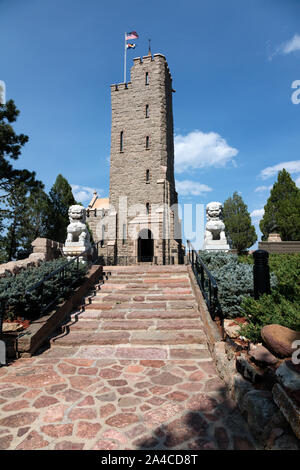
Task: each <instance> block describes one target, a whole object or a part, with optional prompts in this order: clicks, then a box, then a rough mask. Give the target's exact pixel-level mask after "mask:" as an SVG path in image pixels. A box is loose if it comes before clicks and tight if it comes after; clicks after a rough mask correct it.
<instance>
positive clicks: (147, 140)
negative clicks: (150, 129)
mask: <svg viewBox="0 0 300 470" xmlns="http://www.w3.org/2000/svg"><path fill="white" fill-rule="evenodd" d="M148 148H149V136H148V135H147V137H146V149H148Z"/></svg>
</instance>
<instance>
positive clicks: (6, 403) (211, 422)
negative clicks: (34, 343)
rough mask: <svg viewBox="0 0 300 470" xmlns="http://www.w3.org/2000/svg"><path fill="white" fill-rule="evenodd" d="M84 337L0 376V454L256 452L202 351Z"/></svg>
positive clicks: (191, 347) (185, 345)
mask: <svg viewBox="0 0 300 470" xmlns="http://www.w3.org/2000/svg"><path fill="white" fill-rule="evenodd" d="M106 286H107V284H106ZM140 288H141V286H140ZM108 291H109V289H108ZM124 292H125V291H124ZM107 293H109V292H107ZM157 294H158V292H157ZM151 295H152V296H153V292H152V293H151ZM187 295H189V296H191V295H192V294H191V292H190V291H189V292H188V294H187ZM98 300H99V299H98ZM144 300H145V302H147V299H144ZM157 300H159V299H157ZM140 301H141V299H140V300H139V302H140ZM132 302H133V301H132ZM179 303H180V302H179ZM124 305H126V307H124V309H125V310H126V312H127V311H130V308H129V307H128V299H127V300H126V304H124ZM130 305H131V304H130ZM97 308H99V305H98V307H97ZM152 308H153V307H152ZM117 309H118V311H122V308H121V306H120V300H117ZM128 309H129V310H128ZM112 310H113V307H112ZM166 310H168V308H167V306H165V307H164V308H163V311H164V312H165V311H166ZM104 311H107V308H105V309H104ZM180 311H182V305H181V307H180ZM100 312H101V310H100ZM99 315H101V314H99ZM146 318H149V317H146ZM91 321H92V322H93V323H91V327H92V325H93V328H95V316H94V317H93V319H92V320H91ZM99 321H102V320H99ZM191 328H192V324H191ZM83 330H84V331H85V329H83ZM70 331H71V332H72V327H70ZM149 331H151V329H150V330H149ZM76 334H77V335H78V334H79V333H78V332H76ZM101 334H102V331H101ZM108 334H109V332H108ZM75 336H76V335H75ZM75 336H74V338H75ZM83 337H84V338H85V340H84V344H81V345H80V344H77V345H74V344H69V343H68V341H67V342H66V343H63V346H61V345H60V344H59V345H56V346H54V345H53V346H52V347H51V348H50V349H48V350H46V351H44V352H40V354H37V355H35V356H34V357H32V358H28V359H19V360H17V361H15V362H14V363H12V364H10V365H9V366H8V367H2V368H0V449H10V450H15V449H17V450H19V449H21V450H29V449H55V450H57V449H68V450H71V449H74V450H80V449H83V450H91V449H94V450H105V449H106V450H110V449H111V450H113V449H116V450H127V449H168V450H170V449H172V450H173V449H186V450H189V449H190V450H202V449H255V444H254V442H253V440H252V438H251V434H250V433H249V430H248V428H247V425H246V423H245V421H244V419H243V418H242V416H241V415H240V413H239V411H238V409H237V407H236V405H235V403H234V402H233V401H232V400H230V399H228V398H227V396H226V389H225V385H224V383H223V382H222V380H220V378H219V377H218V374H217V372H216V369H215V367H214V363H213V361H212V359H211V357H210V354H209V351H208V349H207V347H206V344H205V343H203V344H200V345H199V344H193V345H191V344H188V343H187V339H186V336H182V337H181V338H184V341H183V344H178V341H179V339H178V337H177V340H176V344H174V345H169V344H153V345H152V344H150V345H149V344H148V345H145V344H127V343H124V341H125V340H126V341H128V339H125V340H123V343H124V344H123V343H122V341H121V340H120V341H119V342H118V344H115V345H104V344H102V340H101V341H100V344H95V342H96V343H97V341H96V339H95V335H94V336H93V337H92V344H89V341H88V339H87V338H88V337H87V336H84V335H83ZM99 337H100V338H102V336H101V335H100V336H99ZM66 338H68V336H66ZM139 338H140V337H139ZM167 338H170V337H168V336H167ZM108 339H109V338H108ZM98 342H99V341H98ZM107 342H109V341H107ZM58 343H59V341H58Z"/></svg>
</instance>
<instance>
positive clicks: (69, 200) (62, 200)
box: [49, 175, 76, 243]
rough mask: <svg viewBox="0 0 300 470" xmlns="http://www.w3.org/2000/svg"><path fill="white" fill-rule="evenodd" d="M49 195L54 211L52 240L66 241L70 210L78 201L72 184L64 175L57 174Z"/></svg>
mask: <svg viewBox="0 0 300 470" xmlns="http://www.w3.org/2000/svg"><path fill="white" fill-rule="evenodd" d="M49 196H50V202H51V204H52V211H53V212H52V226H51V229H50V233H49V236H50V238H51V239H52V240H55V241H57V242H61V243H64V242H65V240H66V236H67V226H68V225H69V217H68V210H69V207H70V206H72V205H73V204H76V201H75V199H74V196H73V193H72V188H71V186H70V185H69V183H68V181H67V180H66V179H65V178H64V177H63V176H62V175H58V176H57V178H56V180H55V183H54V185H53V186H52V188H51V190H50V194H49Z"/></svg>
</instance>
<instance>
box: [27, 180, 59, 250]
mask: <svg viewBox="0 0 300 470" xmlns="http://www.w3.org/2000/svg"><path fill="white" fill-rule="evenodd" d="M52 220H53V209H52V205H51V201H50V198H49V196H48V195H47V194H46V193H45V192H44V191H43V190H42V189H36V190H34V191H32V192H31V193H30V195H29V197H27V200H26V213H25V216H24V219H23V224H22V226H21V229H20V236H21V238H22V247H23V249H24V250H25V251H31V249H32V246H31V243H32V242H33V241H34V240H35V239H36V238H38V237H40V238H50V230H51V224H52Z"/></svg>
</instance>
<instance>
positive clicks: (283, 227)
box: [259, 169, 300, 241]
mask: <svg viewBox="0 0 300 470" xmlns="http://www.w3.org/2000/svg"><path fill="white" fill-rule="evenodd" d="M264 209H265V213H264V216H263V218H262V220H261V221H260V224H259V226H260V230H261V231H262V234H263V236H262V240H267V238H268V236H269V234H270V233H274V232H276V233H279V234H280V236H281V239H282V240H283V241H292V240H300V189H299V188H297V186H296V184H295V182H294V181H293V180H292V178H291V176H290V174H289V173H288V171H286V170H285V169H283V170H281V171H279V173H278V178H277V181H276V182H275V183H274V185H273V187H272V189H271V193H270V197H269V199H268V201H267V204H266V205H265V207H264Z"/></svg>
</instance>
